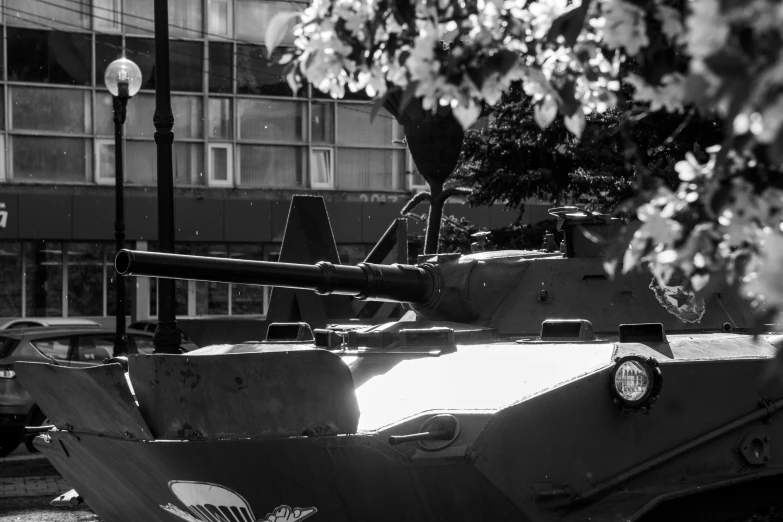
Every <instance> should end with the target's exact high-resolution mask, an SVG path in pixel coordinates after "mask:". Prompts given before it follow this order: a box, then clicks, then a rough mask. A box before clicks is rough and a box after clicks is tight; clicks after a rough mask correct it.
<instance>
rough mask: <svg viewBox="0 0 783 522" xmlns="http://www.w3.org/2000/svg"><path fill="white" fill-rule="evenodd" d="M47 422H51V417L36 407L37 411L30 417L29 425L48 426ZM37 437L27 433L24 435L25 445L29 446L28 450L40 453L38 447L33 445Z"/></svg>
mask: <svg viewBox="0 0 783 522" xmlns="http://www.w3.org/2000/svg"><path fill="white" fill-rule="evenodd" d="M47 424H51V423H50V422H49V418H48V417H47V416H46V415H44V413H43V412H42V411H41V410H38V409H36V411H35V413H34V414H33V418H32V419H30V424H29V426H46V425H47ZM35 437H36V436H35V435H26V436H25V437H24V445H25V447H26V448H27V451H29V452H30V453H38V448H36V447H35V446H33V439H34V438H35Z"/></svg>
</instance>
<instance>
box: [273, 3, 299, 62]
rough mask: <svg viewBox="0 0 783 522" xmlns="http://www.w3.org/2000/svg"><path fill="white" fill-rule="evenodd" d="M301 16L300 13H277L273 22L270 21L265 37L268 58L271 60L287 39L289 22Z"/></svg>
mask: <svg viewBox="0 0 783 522" xmlns="http://www.w3.org/2000/svg"><path fill="white" fill-rule="evenodd" d="M301 14H302V13H300V12H299V11H288V12H284V13H277V14H276V15H275V16H273V17H272V20H270V21H269V25H267V27H266V35H265V36H264V45H265V46H266V57H267V58H271V57H272V53H273V52H274V50H275V49H276V48H277V46H278V45H280V44H281V43H282V42H283V38H285V35H286V33H287V32H288V24H289V22H290V21H291V20H293V19H294V18H296V17H298V16H301Z"/></svg>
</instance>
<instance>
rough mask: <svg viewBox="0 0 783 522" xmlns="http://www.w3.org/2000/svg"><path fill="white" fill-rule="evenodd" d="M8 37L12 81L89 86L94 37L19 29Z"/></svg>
mask: <svg viewBox="0 0 783 522" xmlns="http://www.w3.org/2000/svg"><path fill="white" fill-rule="evenodd" d="M25 3H26V4H27V2H25ZM7 35H8V79H9V80H10V81H15V82H38V83H62V84H72V85H89V84H90V80H91V68H90V64H92V36H91V35H89V34H77V33H65V32H60V31H38V30H34V29H19V28H16V27H9V28H8V29H7Z"/></svg>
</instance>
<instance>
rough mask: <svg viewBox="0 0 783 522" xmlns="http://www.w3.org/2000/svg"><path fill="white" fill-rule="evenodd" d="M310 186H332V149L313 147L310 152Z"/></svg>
mask: <svg viewBox="0 0 783 522" xmlns="http://www.w3.org/2000/svg"><path fill="white" fill-rule="evenodd" d="M310 188H314V189H331V188H334V160H333V157H332V149H328V148H322V147H313V149H312V152H311V154H310Z"/></svg>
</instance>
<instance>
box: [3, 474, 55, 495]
mask: <svg viewBox="0 0 783 522" xmlns="http://www.w3.org/2000/svg"><path fill="white" fill-rule="evenodd" d="M69 489H71V486H69V485H68V483H67V482H66V481H65V479H64V478H62V477H53V476H44V477H8V478H0V498H12V497H41V496H48V495H51V496H52V498H54V497H56V496H58V495H59V494H61V493H65V492H66V491H68V490H69Z"/></svg>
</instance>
